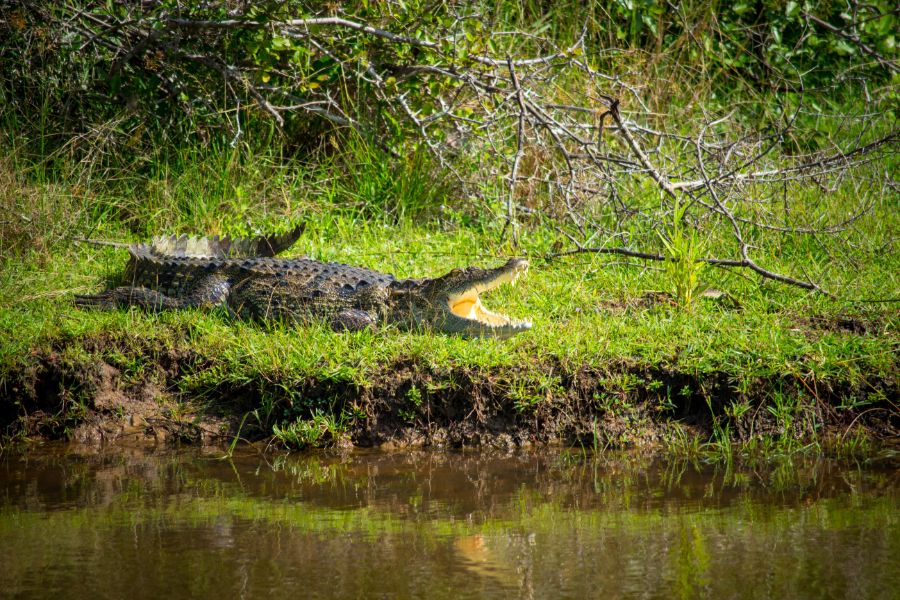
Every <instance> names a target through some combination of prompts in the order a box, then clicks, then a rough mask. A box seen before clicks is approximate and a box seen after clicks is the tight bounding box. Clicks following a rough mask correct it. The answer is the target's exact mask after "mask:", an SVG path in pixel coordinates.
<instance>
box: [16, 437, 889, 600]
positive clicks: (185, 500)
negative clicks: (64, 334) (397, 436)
mask: <svg viewBox="0 0 900 600" xmlns="http://www.w3.org/2000/svg"><path fill="white" fill-rule="evenodd" d="M897 490H898V477H897V470H896V469H893V468H888V467H886V466H882V467H869V468H865V469H863V468H860V467H859V466H858V465H851V464H841V463H836V462H831V461H798V462H794V463H784V462H782V463H779V464H777V465H774V466H773V465H744V466H739V467H735V466H732V467H729V468H724V467H715V466H696V465H690V464H683V463H664V462H660V461H654V460H651V459H648V458H646V457H640V456H616V457H603V458H599V459H582V458H579V457H577V456H575V457H574V458H573V456H572V455H569V454H566V453H550V452H543V453H535V454H520V455H515V456H485V455H479V454H467V453H455V454H450V453H436V454H433V453H427V452H411V453H397V454H384V453H377V452H370V453H355V454H349V455H321V454H319V455H309V456H299V457H298V456H289V457H279V458H277V459H274V460H273V459H272V458H271V457H269V458H267V457H264V456H261V455H258V454H255V453H253V454H249V453H248V454H245V455H242V456H236V457H234V458H233V459H232V460H230V461H229V460H219V459H218V456H216V455H203V454H200V453H198V452H196V451H186V452H177V453H172V452H167V453H159V454H154V453H148V452H146V451H142V450H131V451H128V450H117V451H115V452H95V451H89V450H84V449H81V450H80V449H78V448H75V447H71V446H69V447H51V448H48V449H47V450H46V451H32V452H31V453H29V454H27V455H12V454H6V455H3V456H0V582H2V584H3V585H2V589H0V596H4V595H9V596H22V597H50V596H58V595H60V594H61V595H64V596H65V597H88V596H90V597H95V596H98V595H99V596H107V597H123V596H130V597H137V598H140V597H159V596H161V595H165V596H166V597H205V596H213V595H215V596H219V597H258V596H281V595H286V594H287V593H292V594H296V595H299V597H310V598H348V597H365V598H377V597H385V598H407V597H408V598H419V597H427V598H497V597H512V598H549V597H554V598H555V597H569V598H585V597H632V596H641V597H681V598H688V597H689V598H694V597H716V598H722V597H726V598H727V597H740V598H754V597H815V598H819V597H853V598H862V597H868V598H880V597H883V598H892V597H896V596H895V595H896V591H897V590H898V589H900V581H898V569H897V566H896V557H897V556H900V523H898V521H900V513H898V511H897V508H898V503H897Z"/></svg>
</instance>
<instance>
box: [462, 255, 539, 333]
mask: <svg viewBox="0 0 900 600" xmlns="http://www.w3.org/2000/svg"><path fill="white" fill-rule="evenodd" d="M527 269H528V263H525V262H524V261H523V266H522V267H521V268H517V269H515V270H514V271H510V272H508V273H504V274H502V275H501V276H500V277H497V278H496V279H494V280H493V281H490V282H486V283H484V284H482V285H475V286H473V287H472V289H470V290H468V291H466V292H465V293H463V294H459V295H456V296H453V297H451V298H450V299H449V300H448V305H449V307H450V311H451V312H452V313H453V314H454V315H456V316H457V317H462V318H463V319H466V320H467V321H474V322H476V323H478V325H480V326H482V327H485V328H487V329H488V330H490V329H498V330H499V329H503V330H509V331H510V332H515V331H525V330H527V329H531V321H527V320H519V319H513V318H511V317H508V316H507V315H504V314H501V313H497V312H494V311H492V310H489V309H488V308H487V307H485V306H484V305H483V304H482V303H481V298H479V296H478V295H479V294H480V293H482V292H486V291H489V290H492V289H494V288H496V287H498V286H500V285H502V284H504V283H509V284H510V285H515V283H516V280H517V279H518V278H519V276H520V275H522V274H523V273H525V272H526V271H527Z"/></svg>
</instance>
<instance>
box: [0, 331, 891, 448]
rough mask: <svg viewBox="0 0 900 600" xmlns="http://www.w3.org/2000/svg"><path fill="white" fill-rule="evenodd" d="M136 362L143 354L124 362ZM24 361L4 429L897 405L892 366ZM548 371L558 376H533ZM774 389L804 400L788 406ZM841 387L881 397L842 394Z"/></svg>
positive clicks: (842, 425) (622, 423) (554, 431)
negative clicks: (827, 375)
mask: <svg viewBox="0 0 900 600" xmlns="http://www.w3.org/2000/svg"><path fill="white" fill-rule="evenodd" d="M75 344H77V345H78V346H79V347H80V348H83V349H84V350H85V352H84V353H82V354H80V355H83V356H84V358H83V359H79V360H73V359H71V358H65V357H66V356H68V354H67V353H65V352H63V350H64V348H65V347H67V346H71V345H75ZM98 356H106V357H119V358H117V359H115V360H113V359H98V358H97V357H98ZM132 363H139V364H140V365H142V366H141V368H140V369H138V370H137V371H136V372H129V367H128V365H129V364H132ZM27 364H28V367H27V368H25V369H22V370H20V371H19V372H16V373H13V374H12V375H11V376H7V377H6V378H5V379H3V380H0V427H2V428H3V431H5V433H6V434H7V435H8V436H16V435H24V436H28V437H38V438H63V437H67V438H73V439H76V440H78V441H81V442H94V443H101V442H110V441H116V442H118V443H152V444H158V443H170V442H186V443H199V444H213V443H227V442H230V441H231V440H232V439H234V437H235V436H236V435H240V437H241V438H242V439H250V440H253V439H265V438H267V437H269V436H270V435H271V431H272V429H271V428H272V425H273V424H275V423H277V422H282V423H283V422H284V419H285V418H288V419H304V418H309V417H310V416H311V415H312V414H313V412H314V411H316V410H324V411H327V412H330V413H331V414H337V415H340V414H344V415H350V416H349V417H345V426H346V429H347V434H346V436H345V437H344V438H342V439H341V440H336V442H338V443H352V444H354V445H358V446H374V445H381V446H394V447H406V446H438V447H460V446H527V445H533V444H552V443H566V444H583V445H586V446H593V445H595V444H596V445H598V446H600V447H610V446H612V447H622V446H653V445H657V444H659V443H660V442H661V441H663V440H664V439H669V440H671V439H672V438H673V436H681V437H682V438H684V437H685V436H687V437H693V436H699V438H700V439H704V440H705V439H708V438H709V437H710V436H712V435H713V433H714V431H715V430H716V428H719V429H720V430H727V431H728V432H729V434H730V437H731V438H732V439H733V441H735V442H738V443H746V442H750V441H751V440H753V439H758V438H760V437H761V436H775V437H783V436H790V437H792V438H794V439H796V440H798V441H801V440H805V439H811V438H812V437H813V436H818V437H820V439H821V436H822V435H823V434H824V435H829V434H833V435H835V436H839V437H841V438H846V437H847V436H848V435H855V434H857V433H863V434H864V435H865V436H866V437H868V438H870V439H876V440H896V439H898V438H900V413H898V411H897V409H896V402H895V401H892V400H890V399H896V398H898V397H900V385H898V379H897V377H893V378H890V379H880V378H871V380H868V381H864V382H861V383H856V384H853V385H851V384H847V383H844V382H840V381H821V380H820V381H816V380H811V379H803V378H800V377H797V376H794V375H791V376H783V377H770V378H759V379H756V380H752V381H749V382H748V381H747V380H746V379H745V380H744V381H743V382H742V385H741V386H740V387H741V389H742V390H743V391H740V392H739V391H736V389H735V387H736V386H735V377H734V376H733V375H730V374H728V373H721V372H714V373H700V374H698V373H681V372H678V371H675V370H672V369H669V368H663V367H648V366H644V365H639V364H632V363H629V362H625V361H623V362H618V363H610V364H608V365H605V366H603V367H602V368H598V367H587V366H581V367H576V368H572V367H567V366H565V365H562V364H558V363H553V362H544V363H535V364H532V365H527V366H522V367H521V368H516V369H513V368H497V369H491V370H476V369H469V368H463V367H459V368H448V369H435V368H433V367H431V366H428V365H425V364H420V363H419V362H416V361H412V360H409V361H403V362H397V363H392V364H385V365H383V366H382V367H381V368H380V369H379V370H378V371H377V372H375V373H374V374H372V375H371V376H370V377H369V381H370V383H369V384H367V385H365V386H359V385H356V384H354V383H352V382H349V381H335V380H328V381H319V380H316V379H314V378H310V379H308V380H306V381H304V382H301V384H300V386H299V389H292V393H291V394H288V393H287V392H285V390H284V389H282V388H280V387H278V386H276V385H273V384H272V383H271V379H270V378H260V380H259V381H252V382H249V383H246V384H243V385H240V386H234V385H226V384H221V385H218V386H217V387H212V388H208V389H203V390H201V391H200V392H201V394H199V396H198V393H197V392H198V391H197V390H189V391H188V392H182V391H181V388H182V385H181V384H182V382H183V381H184V378H185V376H186V375H189V374H193V373H198V372H200V371H202V370H204V369H206V368H209V367H211V366H212V365H214V364H215V363H214V358H213V357H207V356H201V355H199V354H198V353H197V352H195V351H188V350H178V349H160V348H157V347H150V346H144V347H141V346H140V345H138V346H137V347H136V346H135V343H134V340H129V342H128V344H127V345H126V344H124V343H123V342H121V341H115V340H110V339H106V338H103V337H94V338H87V339H79V340H68V341H61V342H59V344H58V345H57V347H55V348H54V349H52V350H47V351H44V352H36V353H35V354H33V355H32V356H31V357H29V359H28V361H27ZM147 365H150V366H149V367H148V366H147ZM535 374H539V375H540V378H536V377H535ZM548 380H549V381H553V382H555V385H552V386H547V385H546V384H545V383H540V382H541V381H543V382H546V381H548ZM513 390H515V393H513ZM523 391H524V396H523ZM776 394H777V397H778V398H785V397H795V398H800V402H799V403H798V404H797V405H796V406H795V407H794V408H793V409H792V410H791V411H790V413H789V414H788V415H787V416H785V414H784V413H783V412H782V413H779V406H778V403H776V402H775V400H774V399H775V398H776ZM298 398H302V399H303V400H302V402H298ZM847 398H856V399H864V398H882V399H884V398H887V399H889V400H888V401H887V402H885V401H883V400H881V401H877V400H876V401H872V402H868V403H858V404H857V405H851V406H847V405H846V403H845V404H843V405H842V401H844V400H845V399H847ZM264 399H266V400H267V402H269V404H270V407H271V410H269V411H268V413H267V414H262V413H261V411H260V410H257V409H259V408H260V407H261V406H263V405H264V404H265V403H264V402H263V400H264ZM735 407H739V410H736V409H735ZM253 411H256V412H255V413H254V412H253Z"/></svg>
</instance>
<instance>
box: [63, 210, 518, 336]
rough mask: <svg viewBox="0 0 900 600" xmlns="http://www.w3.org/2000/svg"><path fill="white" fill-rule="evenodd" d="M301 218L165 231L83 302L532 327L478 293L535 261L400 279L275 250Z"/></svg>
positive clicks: (301, 318) (506, 330)
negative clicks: (258, 230)
mask: <svg viewBox="0 0 900 600" xmlns="http://www.w3.org/2000/svg"><path fill="white" fill-rule="evenodd" d="M301 233H302V227H299V228H297V229H294V230H293V231H291V232H289V233H287V234H284V235H280V236H267V237H260V238H254V239H246V240H244V239H237V240H232V239H230V238H224V239H219V238H188V237H185V236H181V237H159V238H154V239H153V240H152V241H151V243H150V244H137V245H134V246H131V247H130V248H129V251H130V252H131V260H130V261H129V263H128V267H127V268H126V271H125V276H124V281H126V282H128V285H126V286H122V287H116V288H113V289H110V290H107V291H105V292H102V293H100V294H95V295H87V296H76V297H75V303H76V304H77V305H78V306H83V307H88V306H90V307H96V308H103V309H112V308H117V307H123V306H138V307H141V308H143V309H146V310H153V311H155V310H177V309H182V308H194V307H211V306H219V305H224V306H226V307H227V308H228V310H229V311H230V312H231V313H232V314H235V315H237V316H239V317H241V318H246V319H254V320H260V321H284V322H288V323H305V322H310V321H313V320H316V319H324V320H326V321H327V322H328V323H329V324H330V325H331V327H332V328H334V329H335V330H338V331H341V330H359V329H365V328H372V327H377V326H379V325H384V324H396V325H398V326H400V327H403V328H405V329H432V330H435V331H441V332H445V333H455V334H461V335H466V336H494V337H508V336H511V335H513V334H516V333H519V332H522V331H526V330H528V329H530V328H531V323H530V322H528V321H520V320H516V319H512V318H510V317H508V316H506V315H503V314H500V313H495V312H492V311H490V310H488V309H487V308H485V307H484V306H483V305H482V303H481V299H480V294H482V293H484V292H487V291H490V290H492V289H494V288H496V287H497V286H499V285H501V284H503V283H514V282H515V281H516V279H517V278H518V277H519V276H520V275H522V274H523V273H525V271H527V269H528V262H527V261H525V260H522V259H515V258H514V259H511V260H509V261H507V263H506V264H504V265H503V266H501V267H498V268H496V269H481V268H478V267H468V268H465V269H454V270H452V271H450V272H449V273H447V274H446V275H444V276H443V277H438V278H436V279H427V278H426V279H396V278H395V277H394V276H393V275H388V274H384V273H379V272H377V271H372V270H370V269H365V268H361V267H351V266H347V265H343V264H338V263H325V262H319V261H316V260H312V259H309V258H296V259H285V258H274V255H275V254H278V253H280V252H282V251H284V250H286V249H287V248H289V247H290V246H291V245H292V244H293V243H294V242H295V241H296V240H297V238H299V236H300V234H301Z"/></svg>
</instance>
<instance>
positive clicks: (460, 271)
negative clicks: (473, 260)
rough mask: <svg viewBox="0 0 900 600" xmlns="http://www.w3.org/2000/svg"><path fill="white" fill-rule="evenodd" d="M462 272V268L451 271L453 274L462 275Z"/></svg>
mask: <svg viewBox="0 0 900 600" xmlns="http://www.w3.org/2000/svg"><path fill="white" fill-rule="evenodd" d="M462 272H463V270H462V269H453V270H452V271H450V274H451V275H462Z"/></svg>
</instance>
